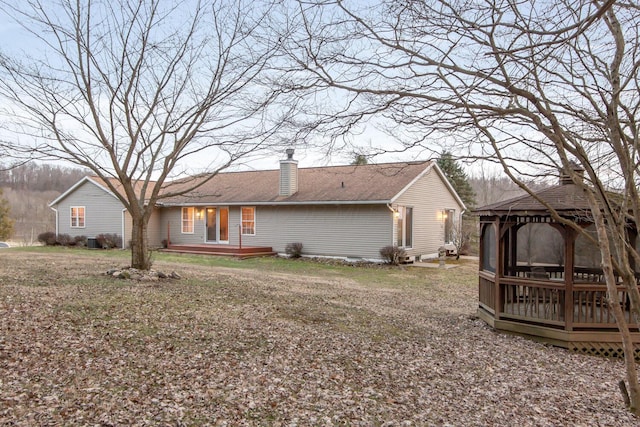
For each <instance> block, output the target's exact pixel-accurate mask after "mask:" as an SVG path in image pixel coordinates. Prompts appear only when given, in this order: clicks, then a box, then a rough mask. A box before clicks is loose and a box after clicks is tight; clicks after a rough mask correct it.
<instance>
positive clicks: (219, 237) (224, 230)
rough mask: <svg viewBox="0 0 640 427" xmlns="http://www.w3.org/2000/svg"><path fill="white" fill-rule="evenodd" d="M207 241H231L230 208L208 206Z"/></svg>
mask: <svg viewBox="0 0 640 427" xmlns="http://www.w3.org/2000/svg"><path fill="white" fill-rule="evenodd" d="M207 242H209V243H229V208H226V207H224V208H207Z"/></svg>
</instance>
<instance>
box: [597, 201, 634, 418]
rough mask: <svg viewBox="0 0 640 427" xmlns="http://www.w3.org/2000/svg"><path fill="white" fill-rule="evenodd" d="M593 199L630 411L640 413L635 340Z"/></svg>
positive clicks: (607, 242) (603, 227) (607, 237)
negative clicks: (622, 353) (622, 357)
mask: <svg viewBox="0 0 640 427" xmlns="http://www.w3.org/2000/svg"><path fill="white" fill-rule="evenodd" d="M590 198H591V203H592V206H593V205H595V208H593V209H592V213H593V218H594V223H595V226H596V232H597V234H598V241H599V243H600V254H601V256H602V272H603V274H604V277H605V282H606V285H607V294H608V295H609V305H610V306H611V310H612V311H613V315H614V317H615V319H616V323H617V324H618V330H619V331H620V336H621V338H622V348H623V351H624V362H625V368H626V377H627V383H628V384H629V401H630V403H629V410H630V411H631V412H632V413H633V414H636V415H637V414H638V413H639V412H640V384H639V383H638V372H637V370H636V362H635V348H634V345H633V340H632V339H631V331H630V330H629V324H628V323H627V320H626V319H625V316H624V312H623V311H622V306H621V301H620V298H619V297H618V284H617V283H616V277H615V274H614V270H613V265H612V261H611V248H610V247H609V236H608V233H607V228H606V225H605V220H604V217H603V214H602V212H601V211H600V208H599V205H598V204H597V203H596V202H595V200H594V199H593V197H590ZM625 285H626V288H627V289H628V290H629V292H633V289H632V288H631V287H630V286H629V284H628V283H625Z"/></svg>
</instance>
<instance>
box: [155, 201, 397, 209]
mask: <svg viewBox="0 0 640 427" xmlns="http://www.w3.org/2000/svg"><path fill="white" fill-rule="evenodd" d="M389 203H390V201H389V200H356V201H353V200H327V201H305V202H278V201H272V202H269V201H265V202H252V201H250V200H247V201H245V202H225V201H222V200H220V201H210V202H201V203H189V202H183V203H157V204H156V207H163V208H171V207H188V206H194V207H205V206H310V205H381V204H384V205H387V206H388V205H389Z"/></svg>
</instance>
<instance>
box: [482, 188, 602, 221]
mask: <svg viewBox="0 0 640 427" xmlns="http://www.w3.org/2000/svg"><path fill="white" fill-rule="evenodd" d="M536 195H537V197H538V198H540V199H542V200H544V201H545V202H546V203H548V204H549V205H550V206H551V207H552V208H553V209H554V210H556V211H558V212H565V213H575V212H578V211H584V210H589V204H588V202H587V198H586V195H585V191H584V190H583V189H582V188H581V187H579V186H577V185H575V184H562V185H557V186H554V187H550V188H546V189H544V190H541V191H538V192H537V193H536ZM474 212H475V213H476V214H477V215H481V216H492V215H504V214H511V215H539V214H541V213H548V212H549V210H548V209H547V208H546V206H544V205H543V204H542V203H540V202H539V201H538V200H537V199H536V198H535V197H533V196H531V195H530V194H526V195H524V196H519V197H514V198H513V199H509V200H505V201H502V202H497V203H492V204H490V205H486V206H482V207H479V208H477V209H475V211H474Z"/></svg>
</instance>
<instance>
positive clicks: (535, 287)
mask: <svg viewBox="0 0 640 427" xmlns="http://www.w3.org/2000/svg"><path fill="white" fill-rule="evenodd" d="M578 277H579V276H576V279H578ZM554 279H555V280H554ZM578 280H579V279H578ZM496 281H497V283H496ZM479 284H480V289H479V290H480V292H479V308H478V317H480V318H481V319H482V320H484V321H485V322H487V323H488V324H489V325H491V326H492V327H493V328H495V329H498V330H502V331H506V332H512V333H516V334H522V335H526V336H529V337H532V338H537V339H539V340H542V341H544V342H548V343H551V344H554V345H557V346H560V347H565V348H568V349H570V350H574V351H578V352H583V353H591V354H596V355H602V356H615V357H620V356H622V345H621V342H620V332H619V331H618V326H617V324H616V321H615V318H614V316H613V313H612V310H611V307H610V305H609V302H608V298H607V289H606V286H605V284H604V283H601V282H587V281H582V282H580V281H576V283H574V284H573V286H572V287H571V289H567V288H566V286H565V281H564V278H563V277H562V276H561V275H560V274H557V275H556V277H554V278H551V279H540V280H537V279H535V278H532V277H517V276H502V277H499V278H496V276H495V275H494V274H491V273H487V272H482V271H481V272H480V283H479ZM618 297H619V299H620V301H623V307H622V308H623V311H624V313H625V317H626V318H627V322H629V326H630V328H631V333H632V336H633V341H634V343H636V344H635V346H636V358H640V345H639V344H638V343H640V329H639V325H637V324H635V322H634V321H633V317H632V314H631V312H630V310H629V306H628V298H627V291H626V290H625V289H624V287H622V286H620V287H618Z"/></svg>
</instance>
